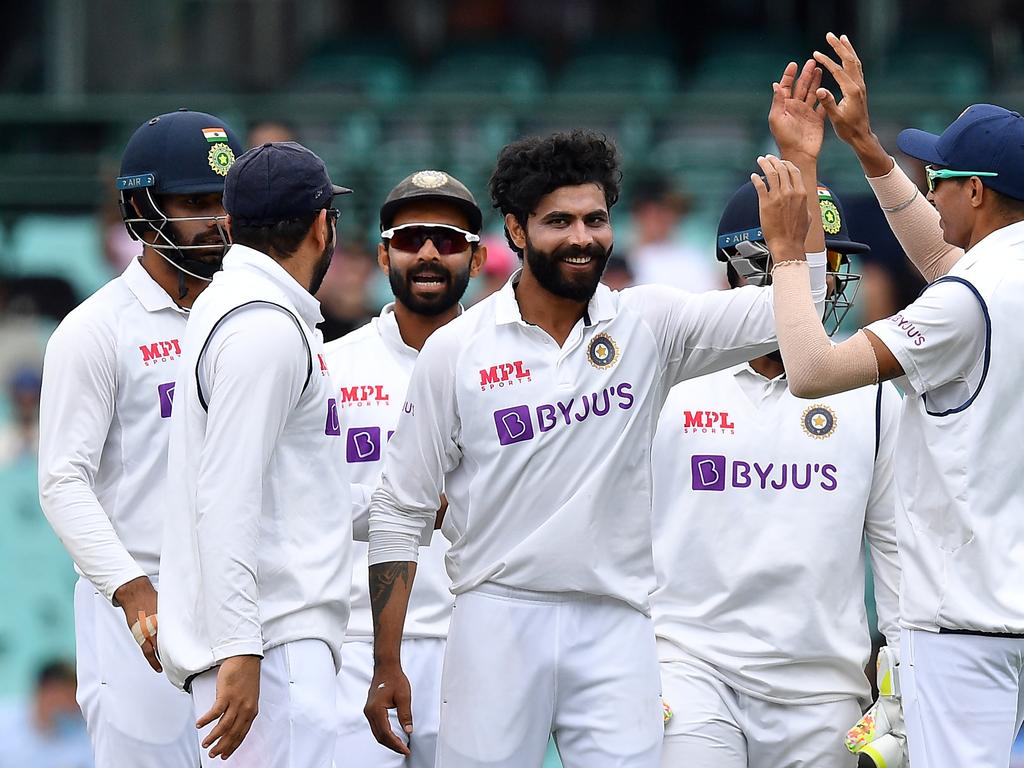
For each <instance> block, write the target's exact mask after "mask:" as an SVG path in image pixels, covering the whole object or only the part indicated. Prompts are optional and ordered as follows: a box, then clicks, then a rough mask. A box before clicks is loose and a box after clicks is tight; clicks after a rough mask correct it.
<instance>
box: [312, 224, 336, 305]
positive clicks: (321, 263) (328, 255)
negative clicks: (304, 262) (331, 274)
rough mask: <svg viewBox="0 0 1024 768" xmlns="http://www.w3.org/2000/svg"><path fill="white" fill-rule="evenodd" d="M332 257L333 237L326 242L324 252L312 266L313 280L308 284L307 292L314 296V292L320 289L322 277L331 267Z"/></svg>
mask: <svg viewBox="0 0 1024 768" xmlns="http://www.w3.org/2000/svg"><path fill="white" fill-rule="evenodd" d="M333 258H334V238H333V237H332V238H331V241H330V242H329V243H327V246H326V247H325V248H324V252H323V253H321V254H320V259H319V260H318V261H317V263H316V266H315V267H314V268H313V281H312V282H311V283H310V284H309V292H310V293H311V294H312V295H314V296H316V292H317V291H319V290H320V286H321V285H323V282H324V277H325V276H326V275H327V270H328V269H330V268H331V259H333Z"/></svg>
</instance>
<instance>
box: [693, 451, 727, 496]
mask: <svg viewBox="0 0 1024 768" xmlns="http://www.w3.org/2000/svg"><path fill="white" fill-rule="evenodd" d="M690 472H691V474H692V475H693V490H695V491H724V490H725V474H726V469H725V456H702V455H696V456H693V457H692V458H691V459H690Z"/></svg>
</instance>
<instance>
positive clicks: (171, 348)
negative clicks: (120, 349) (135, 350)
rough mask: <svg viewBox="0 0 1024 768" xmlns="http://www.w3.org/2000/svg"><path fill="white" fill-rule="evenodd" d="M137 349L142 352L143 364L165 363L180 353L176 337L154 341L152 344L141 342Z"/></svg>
mask: <svg viewBox="0 0 1024 768" xmlns="http://www.w3.org/2000/svg"><path fill="white" fill-rule="evenodd" d="M139 351H140V352H142V362H143V364H145V365H149V364H150V363H154V364H155V363H166V362H167V361H168V360H174V359H175V358H176V357H177V356H178V355H180V354H181V345H180V344H179V343H178V340H177V339H169V340H167V341H154V342H153V343H152V344H142V345H141V346H139Z"/></svg>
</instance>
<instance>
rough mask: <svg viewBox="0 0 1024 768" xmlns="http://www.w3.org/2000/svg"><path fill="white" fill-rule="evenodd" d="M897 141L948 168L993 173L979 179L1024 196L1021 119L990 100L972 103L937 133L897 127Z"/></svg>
mask: <svg viewBox="0 0 1024 768" xmlns="http://www.w3.org/2000/svg"><path fill="white" fill-rule="evenodd" d="M896 145H897V146H898V147H899V148H900V149H901V150H902V151H903V152H904V153H906V154H908V155H910V156H911V157H916V158H917V159H918V160H923V161H924V162H925V163H927V164H929V165H937V166H941V167H943V168H948V169H950V170H953V171H977V172H983V173H994V174H996V175H995V176H985V177H983V178H982V183H983V184H984V185H985V186H986V187H991V188H992V189H994V190H995V191H996V192H1001V193H1002V194H1004V195H1006V196H1008V197H1012V198H1015V199H1017V200H1024V118H1022V117H1021V116H1020V113H1019V112H1011V111H1010V110H1008V109H1004V108H1003V107H997V106H996V105H995V104H973V105H971V106H969V107H968V108H967V109H965V110H964V111H963V112H961V113H960V117H958V118H957V119H956V120H954V121H953V122H952V123H951V124H950V125H949V127H948V128H946V130H944V131H943V132H942V133H941V134H939V135H936V134H934V133H928V132H927V131H921V130H918V129H917V128H907V129H906V130H905V131H901V132H900V135H899V136H898V137H897V139H896Z"/></svg>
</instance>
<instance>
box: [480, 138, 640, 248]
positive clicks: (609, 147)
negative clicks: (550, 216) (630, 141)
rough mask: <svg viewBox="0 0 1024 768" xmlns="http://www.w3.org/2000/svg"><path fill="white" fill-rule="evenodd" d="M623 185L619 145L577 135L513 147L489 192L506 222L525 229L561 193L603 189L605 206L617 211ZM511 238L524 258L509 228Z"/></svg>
mask: <svg viewBox="0 0 1024 768" xmlns="http://www.w3.org/2000/svg"><path fill="white" fill-rule="evenodd" d="M621 182H622V171H621V170H620V169H619V151H618V149H617V148H616V147H615V142H613V141H612V140H611V139H609V138H608V137H607V136H605V135H604V134H601V133H595V132H594V131H587V130H574V131H567V132H561V133H555V134H552V135H551V136H547V137H545V138H541V137H538V136H531V137H529V138H525V139H519V140H518V141H514V142H512V143H511V144H508V145H507V146H505V147H504V148H503V149H502V150H501V152H499V153H498V164H497V166H495V168H494V173H492V174H491V180H490V182H489V184H488V186H489V188H490V192H491V203H492V204H493V205H494V207H495V208H497V209H498V210H499V211H501V213H502V215H503V216H504V215H506V214H509V213H511V214H512V215H513V216H515V217H516V220H517V221H518V222H519V223H520V224H521V225H522V226H523V228H524V229H525V228H526V220H527V218H528V217H529V215H530V214H531V213H533V212H534V211H535V210H536V208H537V203H538V202H540V199H541V198H542V197H544V195H546V194H548V193H550V192H553V191H554V190H556V189H558V188H560V187H568V186H575V185H577V184H589V183H593V184H600V185H601V188H602V189H603V190H604V199H605V204H606V205H607V206H608V207H609V208H611V207H612V206H613V205H615V203H616V202H617V201H618V199H619V185H620V184H621ZM505 237H506V239H507V240H508V244H509V246H511V248H512V250H514V251H516V253H519V255H520V256H521V255H522V251H521V249H520V248H519V247H518V246H516V244H515V243H514V242H512V238H511V237H510V236H509V232H508V228H507V227H506V229H505Z"/></svg>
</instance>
